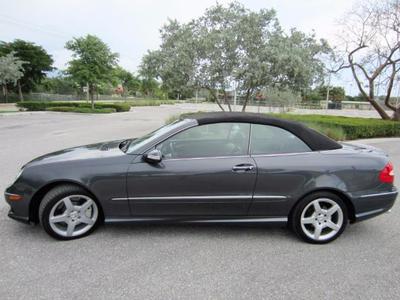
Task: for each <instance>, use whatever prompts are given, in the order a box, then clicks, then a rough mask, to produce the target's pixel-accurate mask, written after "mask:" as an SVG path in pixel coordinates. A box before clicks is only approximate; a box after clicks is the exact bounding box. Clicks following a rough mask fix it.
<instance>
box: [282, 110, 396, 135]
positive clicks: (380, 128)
mask: <svg viewBox="0 0 400 300" xmlns="http://www.w3.org/2000/svg"><path fill="white" fill-rule="evenodd" d="M274 116H276V117H280V118H284V119H288V120H293V121H298V122H301V123H304V124H306V125H308V126H310V127H312V128H314V127H315V128H316V129H317V130H318V129H319V131H321V132H322V133H324V134H327V132H328V133H329V132H331V135H333V136H331V137H333V138H335V137H334V136H335V135H339V136H340V135H343V136H342V137H341V138H335V139H341V140H344V139H348V140H354V139H366V138H373V137H393V136H400V122H395V121H388V120H381V119H369V118H352V117H341V116H324V115H294V114H276V115H274ZM338 130H341V131H342V132H341V133H340V132H339V131H338ZM327 135H328V136H329V134H327Z"/></svg>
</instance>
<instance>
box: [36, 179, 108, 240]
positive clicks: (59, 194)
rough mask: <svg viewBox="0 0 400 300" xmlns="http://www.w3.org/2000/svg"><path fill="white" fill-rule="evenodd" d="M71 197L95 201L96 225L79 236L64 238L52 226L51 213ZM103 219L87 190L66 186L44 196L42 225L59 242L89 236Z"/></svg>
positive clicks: (57, 187)
mask: <svg viewBox="0 0 400 300" xmlns="http://www.w3.org/2000/svg"><path fill="white" fill-rule="evenodd" d="M71 195H82V196H86V197H88V198H90V199H91V200H93V202H94V203H95V205H96V208H97V217H96V220H95V222H94V224H93V225H91V226H92V227H91V228H90V229H89V230H88V231H86V232H84V233H83V234H79V235H76V236H63V235H60V234H58V233H57V232H56V231H54V230H53V228H52V226H51V225H50V213H51V211H52V209H53V207H54V206H55V205H56V204H57V203H59V201H60V200H62V199H64V198H65V197H68V196H71ZM102 219H103V214H102V210H101V207H100V205H99V204H98V202H97V200H96V199H95V197H94V196H93V195H92V194H90V193H88V192H87V191H86V190H85V189H83V188H81V187H79V186H77V185H73V184H65V185H59V186H56V187H54V188H53V189H51V190H50V191H49V192H48V193H47V194H46V195H45V196H44V198H43V200H42V201H41V203H40V206H39V221H40V224H41V225H42V227H43V229H44V230H45V231H46V232H47V233H48V234H49V235H50V236H51V237H53V238H55V239H58V240H72V239H77V238H81V237H84V236H87V235H89V234H90V233H92V232H93V231H94V230H95V229H96V228H97V227H98V225H99V224H100V223H101V220H102Z"/></svg>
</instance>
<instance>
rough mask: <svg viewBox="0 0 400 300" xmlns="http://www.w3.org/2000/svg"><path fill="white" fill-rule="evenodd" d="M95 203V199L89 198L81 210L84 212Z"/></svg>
mask: <svg viewBox="0 0 400 300" xmlns="http://www.w3.org/2000/svg"><path fill="white" fill-rule="evenodd" d="M92 205H93V200H91V199H88V200H87V201H86V202H85V203H83V204H82V205H81V206H80V207H79V210H80V212H81V213H84V212H85V211H86V210H87V209H88V208H90V207H91V206H92Z"/></svg>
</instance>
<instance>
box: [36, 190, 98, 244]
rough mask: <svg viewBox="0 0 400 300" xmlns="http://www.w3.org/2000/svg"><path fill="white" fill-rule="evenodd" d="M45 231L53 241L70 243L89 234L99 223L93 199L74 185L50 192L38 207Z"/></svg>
mask: <svg viewBox="0 0 400 300" xmlns="http://www.w3.org/2000/svg"><path fill="white" fill-rule="evenodd" d="M39 219H40V223H41V224H42V226H43V228H44V230H45V231H46V232H47V233H48V234H49V235H51V236H52V237H54V238H57V239H61V240H70V239H75V238H80V237H83V236H85V235H88V234H89V233H91V232H92V231H93V230H94V229H95V228H96V227H97V225H98V223H99V220H100V210H99V206H98V204H97V203H96V201H95V200H94V197H93V196H92V195H90V194H89V193H88V192H86V191H85V190H84V189H82V188H80V187H79V186H75V185H62V186H58V187H55V188H54V189H52V190H51V191H49V192H48V193H47V194H46V196H45V197H44V198H43V200H42V202H41V203H40V207H39Z"/></svg>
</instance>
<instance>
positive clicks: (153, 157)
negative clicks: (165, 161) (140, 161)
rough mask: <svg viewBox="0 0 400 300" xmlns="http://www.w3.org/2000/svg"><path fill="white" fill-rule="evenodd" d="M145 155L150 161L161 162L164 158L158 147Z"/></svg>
mask: <svg viewBox="0 0 400 300" xmlns="http://www.w3.org/2000/svg"><path fill="white" fill-rule="evenodd" d="M143 157H144V159H145V160H146V161H147V162H149V163H153V164H154V163H159V162H161V160H162V153H161V151H160V150H158V149H153V150H151V151H150V152H149V153H147V154H145V155H144V156H143Z"/></svg>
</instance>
